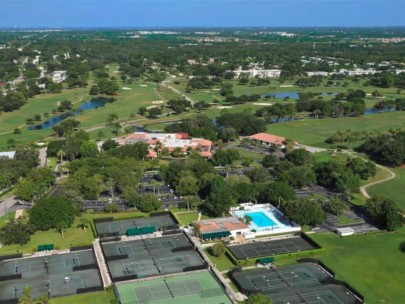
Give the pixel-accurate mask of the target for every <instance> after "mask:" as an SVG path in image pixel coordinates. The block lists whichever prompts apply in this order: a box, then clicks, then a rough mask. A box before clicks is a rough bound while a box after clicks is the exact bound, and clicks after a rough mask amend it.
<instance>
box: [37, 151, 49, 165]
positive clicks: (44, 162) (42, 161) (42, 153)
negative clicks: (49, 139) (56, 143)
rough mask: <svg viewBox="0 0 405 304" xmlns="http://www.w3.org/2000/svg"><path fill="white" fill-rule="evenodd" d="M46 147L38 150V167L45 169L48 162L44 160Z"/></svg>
mask: <svg viewBox="0 0 405 304" xmlns="http://www.w3.org/2000/svg"><path fill="white" fill-rule="evenodd" d="M46 149H47V148H46V147H45V148H41V149H39V165H38V167H40V168H44V167H46V164H47V162H48V159H47V158H46Z"/></svg>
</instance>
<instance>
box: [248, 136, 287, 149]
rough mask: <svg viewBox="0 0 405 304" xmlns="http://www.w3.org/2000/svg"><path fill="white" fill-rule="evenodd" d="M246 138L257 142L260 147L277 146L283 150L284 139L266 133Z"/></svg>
mask: <svg viewBox="0 0 405 304" xmlns="http://www.w3.org/2000/svg"><path fill="white" fill-rule="evenodd" d="M247 138H249V139H251V140H253V141H255V142H257V143H258V144H260V145H264V146H277V147H280V148H285V144H286V139H285V137H282V136H277V135H272V134H267V133H258V134H254V135H251V136H248V137H247Z"/></svg>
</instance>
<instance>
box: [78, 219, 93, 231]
mask: <svg viewBox="0 0 405 304" xmlns="http://www.w3.org/2000/svg"><path fill="white" fill-rule="evenodd" d="M89 226H90V221H89V220H88V219H86V218H81V219H80V220H79V224H78V225H77V227H78V228H81V229H83V230H84V232H86V229H87V228H89Z"/></svg>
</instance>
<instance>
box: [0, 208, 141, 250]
mask: <svg viewBox="0 0 405 304" xmlns="http://www.w3.org/2000/svg"><path fill="white" fill-rule="evenodd" d="M144 216H147V214H146V213H142V212H140V211H129V212H119V213H94V214H93V213H88V214H83V215H82V217H76V218H75V221H74V222H73V224H72V226H71V227H70V228H68V229H66V231H65V232H64V237H63V238H62V235H61V234H60V233H59V232H58V231H56V229H51V230H48V231H37V232H35V233H34V234H33V235H31V239H30V241H29V242H28V243H27V244H24V245H18V246H17V245H12V246H4V247H2V248H0V255H7V254H13V253H17V252H22V253H32V252H34V251H36V248H37V246H38V245H40V244H45V243H46V244H54V245H55V248H56V249H67V248H69V247H71V246H81V245H90V244H92V242H93V240H94V238H95V237H94V235H93V230H92V228H93V229H94V227H93V222H92V220H93V219H95V218H102V217H114V219H126V218H133V217H144ZM81 218H85V219H87V220H88V221H89V227H88V228H87V229H86V231H84V230H83V229H82V228H79V227H78V225H79V223H80V219H81Z"/></svg>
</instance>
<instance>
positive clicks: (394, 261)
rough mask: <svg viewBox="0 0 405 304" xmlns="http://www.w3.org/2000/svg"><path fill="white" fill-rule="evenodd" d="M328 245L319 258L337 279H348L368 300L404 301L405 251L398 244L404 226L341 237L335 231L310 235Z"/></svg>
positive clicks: (322, 244) (404, 236) (404, 229)
mask: <svg viewBox="0 0 405 304" xmlns="http://www.w3.org/2000/svg"><path fill="white" fill-rule="evenodd" d="M311 237H312V238H313V239H314V240H315V241H316V242H317V243H319V244H320V245H321V246H322V247H324V248H326V252H325V254H324V255H323V256H322V257H320V259H321V260H322V261H323V262H324V263H325V264H326V265H327V266H328V267H330V268H331V269H332V270H333V271H335V272H336V275H337V279H341V280H344V281H346V282H348V283H349V284H350V285H351V286H353V287H354V288H356V289H357V290H358V291H359V292H360V293H361V294H363V295H364V296H365V297H366V303H370V304H378V303H382V302H381V300H384V301H385V302H384V303H402V302H403V297H404V292H403V286H404V284H405V276H404V275H403V266H404V259H405V257H404V254H403V253H401V252H400V250H399V244H400V243H401V242H403V241H404V239H405V228H401V229H400V230H398V231H397V232H395V233H373V234H367V235H359V236H352V237H347V238H339V237H338V236H337V235H335V234H333V233H329V232H328V233H322V234H316V235H311Z"/></svg>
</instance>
